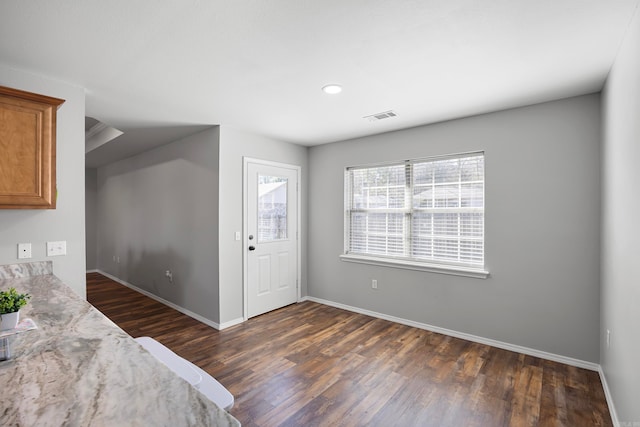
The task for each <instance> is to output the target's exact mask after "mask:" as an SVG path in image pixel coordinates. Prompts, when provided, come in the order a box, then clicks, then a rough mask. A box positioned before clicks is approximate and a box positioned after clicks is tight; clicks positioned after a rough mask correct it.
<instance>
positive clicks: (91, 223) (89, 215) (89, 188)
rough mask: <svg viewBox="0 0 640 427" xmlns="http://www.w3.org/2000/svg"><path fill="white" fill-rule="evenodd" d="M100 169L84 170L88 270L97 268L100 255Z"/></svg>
mask: <svg viewBox="0 0 640 427" xmlns="http://www.w3.org/2000/svg"><path fill="white" fill-rule="evenodd" d="M97 193H98V170H97V169H94V168H89V169H85V170H84V194H85V200H84V206H85V209H84V212H85V228H86V230H85V234H86V242H87V243H86V248H87V255H86V260H87V261H86V262H87V265H86V267H87V271H88V270H95V269H96V266H97V257H98V253H97V251H98V224H97V223H96V215H97V211H96V207H97V206H96V205H97V198H98V194H97Z"/></svg>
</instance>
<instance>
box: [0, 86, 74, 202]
mask: <svg viewBox="0 0 640 427" xmlns="http://www.w3.org/2000/svg"><path fill="white" fill-rule="evenodd" d="M63 102H64V100H61V99H57V98H51V97H48V96H43V95H37V94H34V93H30V92H24V91H20V90H16V89H10V88H6V87H2V86H0V209H55V207H56V110H57V108H58V107H59V106H60V105H61V104H62V103H63Z"/></svg>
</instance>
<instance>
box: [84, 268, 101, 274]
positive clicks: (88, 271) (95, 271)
mask: <svg viewBox="0 0 640 427" xmlns="http://www.w3.org/2000/svg"><path fill="white" fill-rule="evenodd" d="M87 273H100V271H98V270H96V269H95V268H94V269H93V270H87Z"/></svg>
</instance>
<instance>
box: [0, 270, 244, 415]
mask: <svg viewBox="0 0 640 427" xmlns="http://www.w3.org/2000/svg"><path fill="white" fill-rule="evenodd" d="M51 272H52V268H51V263H50V262H45V263H30V264H14V265H11V266H0V278H2V279H0V289H7V288H9V287H14V288H16V289H17V290H18V292H28V293H30V294H31V295H32V299H31V301H30V302H29V304H28V305H27V306H26V307H24V308H23V309H22V311H21V313H20V315H21V317H22V318H28V317H30V318H32V319H33V320H34V321H35V322H36V324H37V325H38V329H36V330H34V331H29V332H25V333H23V334H20V335H17V336H15V337H14V338H12V340H13V342H12V346H13V358H12V359H11V360H8V361H4V362H0V394H1V397H0V424H1V425H2V426H92V427H96V426H118V427H120V426H145V427H146V426H154V427H156V426H239V425H240V423H239V422H238V421H237V420H236V419H235V418H233V417H232V416H231V415H229V414H228V413H227V412H226V411H224V410H223V409H220V408H219V407H217V406H216V405H215V404H214V403H212V402H210V401H209V400H208V399H207V398H206V397H204V396H202V395H201V394H200V392H198V391H197V390H196V389H195V388H193V387H192V386H191V385H189V384H188V383H187V382H186V381H184V380H183V379H182V378H180V377H178V376H177V375H175V374H174V373H173V372H171V371H170V370H169V369H168V368H167V367H165V366H164V365H163V364H162V363H160V362H158V361H157V360H156V359H155V358H154V357H153V356H152V355H151V354H149V353H148V352H146V350H144V349H143V348H142V347H141V346H140V345H139V344H138V343H136V342H135V341H134V340H133V339H132V338H131V337H130V336H129V335H127V334H126V333H125V332H124V331H122V330H121V329H120V328H118V327H117V326H116V325H115V324H114V323H112V322H111V321H110V320H109V319H107V318H106V317H105V316H104V315H103V314H102V313H100V312H99V311H98V310H96V309H95V308H94V307H93V306H91V305H90V304H89V303H88V302H86V301H84V300H83V299H81V298H80V297H79V296H77V295H76V294H75V293H74V292H73V291H72V290H71V288H69V287H68V286H66V285H65V284H63V283H62V282H61V281H60V280H59V279H58V278H57V277H55V276H54V275H53V274H51Z"/></svg>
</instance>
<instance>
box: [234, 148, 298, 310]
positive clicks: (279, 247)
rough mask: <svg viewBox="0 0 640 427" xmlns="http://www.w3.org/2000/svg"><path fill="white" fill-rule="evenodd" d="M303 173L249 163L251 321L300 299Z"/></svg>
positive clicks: (248, 300) (247, 235)
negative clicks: (300, 186)
mask: <svg viewBox="0 0 640 427" xmlns="http://www.w3.org/2000/svg"><path fill="white" fill-rule="evenodd" d="M298 169H299V168H296V167H295V166H291V167H287V166H284V165H278V164H273V163H267V162H264V163H263V162H259V161H257V160H255V161H249V160H247V161H246V162H245V179H246V181H245V182H246V184H247V185H246V187H245V189H246V205H245V206H246V207H247V211H246V217H245V218H246V221H247V222H246V225H245V236H244V237H245V246H246V247H245V263H246V270H245V271H246V272H247V277H246V282H245V283H246V285H245V286H246V295H247V298H246V300H245V301H246V316H247V318H249V317H253V316H257V315H259V314H262V313H266V312H267V311H271V310H275V309H276V308H280V307H284V306H285V305H289V304H292V303H294V302H296V301H297V300H298V287H297V278H298V242H297V239H298Z"/></svg>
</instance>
